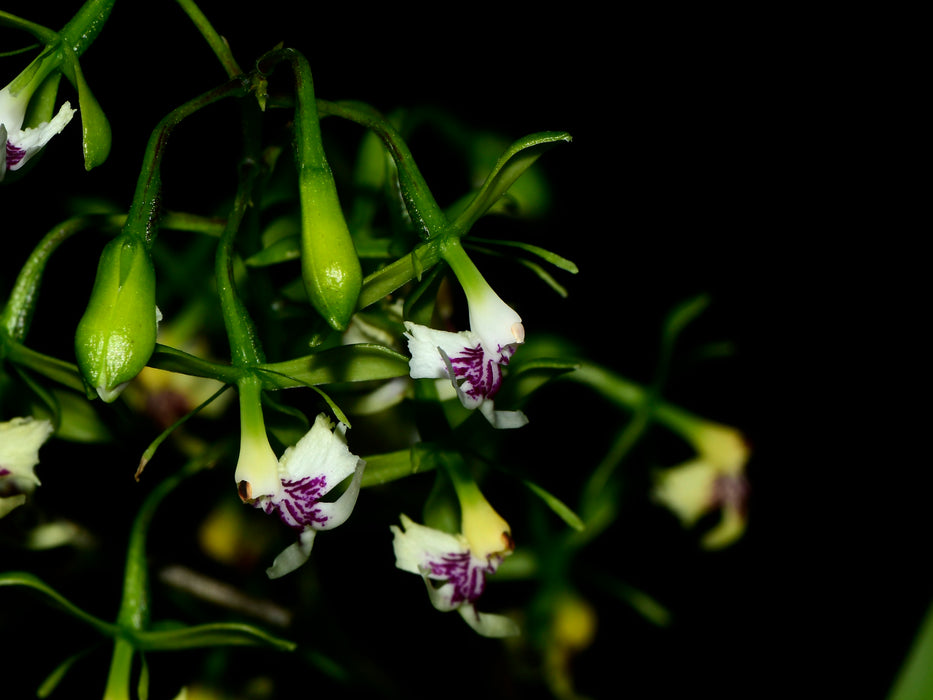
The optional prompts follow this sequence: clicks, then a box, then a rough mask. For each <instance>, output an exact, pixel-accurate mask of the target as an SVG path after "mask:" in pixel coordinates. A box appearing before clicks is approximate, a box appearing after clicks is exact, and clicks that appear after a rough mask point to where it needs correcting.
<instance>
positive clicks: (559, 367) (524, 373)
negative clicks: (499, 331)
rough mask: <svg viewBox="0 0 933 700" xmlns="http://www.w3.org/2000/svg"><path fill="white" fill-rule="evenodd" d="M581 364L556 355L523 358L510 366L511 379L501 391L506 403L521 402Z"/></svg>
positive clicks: (517, 355)
mask: <svg viewBox="0 0 933 700" xmlns="http://www.w3.org/2000/svg"><path fill="white" fill-rule="evenodd" d="M520 355H521V353H520V352H519V353H517V354H516V358H518V357H520ZM579 366H580V364H579V362H577V361H574V360H564V359H561V358H554V357H538V358H534V359H530V360H522V361H521V362H520V363H517V364H516V366H514V367H511V368H510V371H509V380H508V382H503V384H502V390H501V392H500V393H501V394H502V398H503V399H504V400H505V401H506V403H509V404H515V403H519V402H521V401H524V400H525V399H527V398H528V397H529V396H531V395H532V394H533V393H534V392H536V391H537V390H538V389H540V388H541V387H542V386H544V385H545V384H547V383H549V382H551V381H552V380H554V379H556V378H558V377H560V376H562V375H564V374H567V373H569V372H574V371H576V370H577V368H578V367H579Z"/></svg>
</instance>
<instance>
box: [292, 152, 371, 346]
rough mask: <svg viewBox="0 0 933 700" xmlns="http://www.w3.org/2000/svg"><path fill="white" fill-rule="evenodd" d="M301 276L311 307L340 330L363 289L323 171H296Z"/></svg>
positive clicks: (331, 186) (330, 181)
mask: <svg viewBox="0 0 933 700" xmlns="http://www.w3.org/2000/svg"><path fill="white" fill-rule="evenodd" d="M300 187H301V198H302V212H301V218H302V230H301V274H302V279H303V280H304V285H305V290H306V292H307V294H308V299H309V300H310V301H311V305H312V306H313V307H314V308H315V309H316V310H317V312H318V313H320V314H321V316H323V317H324V320H326V321H327V323H328V324H329V325H330V326H331V327H332V328H334V329H335V330H339V331H342V330H344V329H346V327H347V324H348V323H349V322H350V317H351V316H352V315H353V312H354V310H355V309H356V302H357V299H358V298H359V295H360V289H361V287H362V285H363V272H362V268H361V266H360V259H359V257H358V256H357V253H356V247H355V246H354V245H353V238H352V237H351V236H350V231H349V229H348V228H347V223H346V221H345V220H344V217H343V211H342V210H341V208H340V201H339V200H338V199H337V190H336V188H335V186H334V181H333V177H332V176H331V174H330V172H329V170H325V169H324V168H313V167H305V168H302V174H301V180H300Z"/></svg>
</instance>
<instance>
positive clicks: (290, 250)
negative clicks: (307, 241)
mask: <svg viewBox="0 0 933 700" xmlns="http://www.w3.org/2000/svg"><path fill="white" fill-rule="evenodd" d="M300 257H301V239H300V238H299V237H298V236H297V235H296V236H287V237H285V238H280V239H278V240H277V241H275V242H274V243H271V244H270V245H268V246H266V247H265V248H263V249H262V250H260V251H259V252H258V253H256V254H254V255H251V256H249V257H248V258H247V259H246V265H247V266H249V267H266V266H267V265H278V264H279V263H283V262H288V261H289V260H297V259H298V258H300Z"/></svg>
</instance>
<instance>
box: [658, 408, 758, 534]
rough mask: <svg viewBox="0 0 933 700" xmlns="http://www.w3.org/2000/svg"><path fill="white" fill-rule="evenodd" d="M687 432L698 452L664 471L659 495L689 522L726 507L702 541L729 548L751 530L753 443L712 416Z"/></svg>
mask: <svg viewBox="0 0 933 700" xmlns="http://www.w3.org/2000/svg"><path fill="white" fill-rule="evenodd" d="M684 437H686V438H687V440H689V441H690V442H691V443H692V444H693V446H694V447H695V448H696V450H697V455H696V457H695V458H694V459H691V460H689V461H687V462H685V463H684V464H681V465H679V466H677V467H672V468H670V469H665V470H662V471H660V472H659V473H658V474H657V476H656V480H655V487H654V494H653V495H654V498H655V500H657V501H659V502H661V503H663V504H664V505H666V506H667V507H668V508H670V509H671V510H672V511H673V512H674V514H675V515H677V517H678V518H679V519H680V521H681V523H682V524H683V525H684V527H690V526H692V525H694V524H695V523H696V522H697V521H698V520H699V519H700V518H701V517H703V516H704V515H706V514H707V513H710V512H712V511H714V510H716V509H720V510H721V520H720V522H719V524H718V525H716V526H715V527H714V528H713V529H711V530H710V531H709V532H707V533H706V534H705V535H704V537H703V539H702V545H703V546H704V547H706V548H708V549H718V548H721V547H725V546H727V545H729V544H731V543H732V542H734V541H735V540H737V539H738V538H739V537H741V536H742V533H743V532H744V530H745V523H746V520H747V513H746V504H747V500H748V492H749V487H748V480H747V479H746V477H745V463H746V462H747V461H748V458H749V448H748V444H747V443H746V442H745V439H744V438H743V436H742V434H741V433H740V432H739V431H737V430H735V429H734V428H731V427H729V426H725V425H720V424H718V423H711V422H708V421H699V422H697V423H696V424H695V425H692V426H689V428H688V429H687V430H686V432H685V434H684Z"/></svg>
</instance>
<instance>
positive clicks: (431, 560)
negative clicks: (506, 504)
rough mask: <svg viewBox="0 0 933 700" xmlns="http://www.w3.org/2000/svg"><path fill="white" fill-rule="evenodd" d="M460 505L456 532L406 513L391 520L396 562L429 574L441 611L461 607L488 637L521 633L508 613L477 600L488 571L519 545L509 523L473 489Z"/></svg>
mask: <svg viewBox="0 0 933 700" xmlns="http://www.w3.org/2000/svg"><path fill="white" fill-rule="evenodd" d="M458 496H461V497H460V506H461V512H462V517H461V524H460V528H461V532H460V533H457V534H452V533H449V532H443V531H441V530H436V529H434V528H431V527H427V526H425V525H419V524H418V523H416V522H413V521H412V520H411V518H409V517H408V516H406V515H404V514H402V515H401V516H400V520H401V522H402V527H401V528H399V527H398V526H396V525H392V526H391V527H390V529H391V530H392V533H393V535H394V539H393V542H392V546H393V548H394V550H395V565H396V566H397V567H398V568H399V569H402V570H403V571H408V572H409V573H413V574H418V575H420V576H421V578H422V579H423V580H424V583H425V586H426V587H427V590H428V597H429V598H430V600H431V604H432V605H433V606H434V607H435V608H436V609H438V610H440V611H441V612H448V611H450V610H456V611H457V612H459V613H460V615H461V617H463V619H464V620H465V621H466V622H467V624H469V625H470V627H472V628H473V629H474V630H476V631H477V632H478V633H479V634H481V635H482V636H484V637H508V636H513V635H516V634H518V627H517V626H516V624H515V623H514V622H513V621H512V620H511V619H509V618H508V617H506V616H504V615H493V614H490V613H481V612H479V611H478V610H477V609H476V605H475V604H476V601H477V599H478V598H479V597H480V595H482V593H483V591H484V590H485V588H486V576H487V575H489V574H493V573H495V572H496V570H497V569H498V568H499V565H500V564H501V563H502V560H503V559H504V558H505V557H506V556H507V555H509V554H511V552H512V550H513V549H514V547H515V544H514V542H513V541H512V536H511V531H510V529H509V524H508V523H507V522H506V521H505V520H504V519H503V518H502V517H501V516H500V515H499V514H498V513H496V511H495V510H493V508H492V506H491V505H489V502H488V501H486V499H485V498H484V497H483V496H482V494H480V493H479V491H478V490H474V492H473V494H472V495H471V496H470V497H469V498H464V497H463V496H462V495H461V493H460V492H459V490H458Z"/></svg>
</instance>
